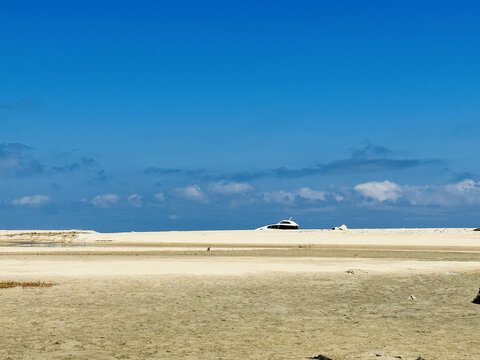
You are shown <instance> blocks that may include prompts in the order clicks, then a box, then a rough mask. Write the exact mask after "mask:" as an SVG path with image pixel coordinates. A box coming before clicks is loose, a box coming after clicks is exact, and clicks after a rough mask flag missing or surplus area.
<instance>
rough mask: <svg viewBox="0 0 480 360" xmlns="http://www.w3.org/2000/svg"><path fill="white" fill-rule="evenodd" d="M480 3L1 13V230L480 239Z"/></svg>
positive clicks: (218, 4) (56, 7)
mask: <svg viewBox="0 0 480 360" xmlns="http://www.w3.org/2000/svg"><path fill="white" fill-rule="evenodd" d="M479 11H480V5H479V4H478V2H475V1H460V2H452V1H435V2H418V1H388V2H386V1H363V2H360V1H341V2H340V1H295V2H294V1H263V2H256V1H238V2H236V1H229V2H225V1H201V2H193V1H142V2H133V1H111V2H109V1H103V2H94V1H82V2H78V3H72V2H62V1H43V2H38V1H36V2H34V1H14V2H12V1H1V2H0V40H1V44H2V45H1V50H0V51H1V55H2V56H0V126H1V127H0V130H1V131H0V227H1V228H84V229H96V230H99V231H130V230H175V229H178V230H194V229H235V228H239V229H248V228H255V227H257V226H261V225H264V224H265V223H270V222H273V221H278V220H279V219H281V218H285V217H289V216H293V217H294V218H295V219H296V220H297V221H298V222H299V223H300V225H301V226H302V227H310V228H322V227H331V226H335V225H340V224H341V223H346V224H347V225H348V226H351V227H404V226H405V227H407V226H421V227H423V226H459V227H463V226H480V224H479V223H480V217H479V216H480V182H479V181H480V163H479V161H478V159H479V155H480V147H479V146H478V140H477V137H478V135H477V134H478V133H479V131H480V117H479V114H480V101H479V100H480V87H479V84H480V66H479V64H480V47H479V46H478V44H479V43H480V25H479V22H478V19H477V14H478V13H479Z"/></svg>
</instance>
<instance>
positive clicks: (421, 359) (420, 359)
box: [416, 356, 425, 360]
mask: <svg viewBox="0 0 480 360" xmlns="http://www.w3.org/2000/svg"><path fill="white" fill-rule="evenodd" d="M416 360H425V359H424V358H422V357H421V356H419V357H417V359H416Z"/></svg>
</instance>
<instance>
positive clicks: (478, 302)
mask: <svg viewBox="0 0 480 360" xmlns="http://www.w3.org/2000/svg"><path fill="white" fill-rule="evenodd" d="M472 303H474V304H480V290H478V294H477V296H475V299H473V300H472Z"/></svg>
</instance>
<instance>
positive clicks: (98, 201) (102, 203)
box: [92, 194, 118, 208]
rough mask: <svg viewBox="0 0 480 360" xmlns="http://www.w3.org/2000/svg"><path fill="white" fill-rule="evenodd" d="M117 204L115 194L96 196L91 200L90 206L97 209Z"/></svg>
mask: <svg viewBox="0 0 480 360" xmlns="http://www.w3.org/2000/svg"><path fill="white" fill-rule="evenodd" d="M116 203H118V195H117V194H105V195H97V196H95V198H94V199H93V200H92V204H93V205H94V206H96V207H99V208H108V207H110V206H113V205H115V204H116Z"/></svg>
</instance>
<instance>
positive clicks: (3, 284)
mask: <svg viewBox="0 0 480 360" xmlns="http://www.w3.org/2000/svg"><path fill="white" fill-rule="evenodd" d="M53 285H56V284H54V283H51V282H43V281H0V289H9V288H14V287H22V288H35V287H42V288H43V287H52V286H53Z"/></svg>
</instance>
